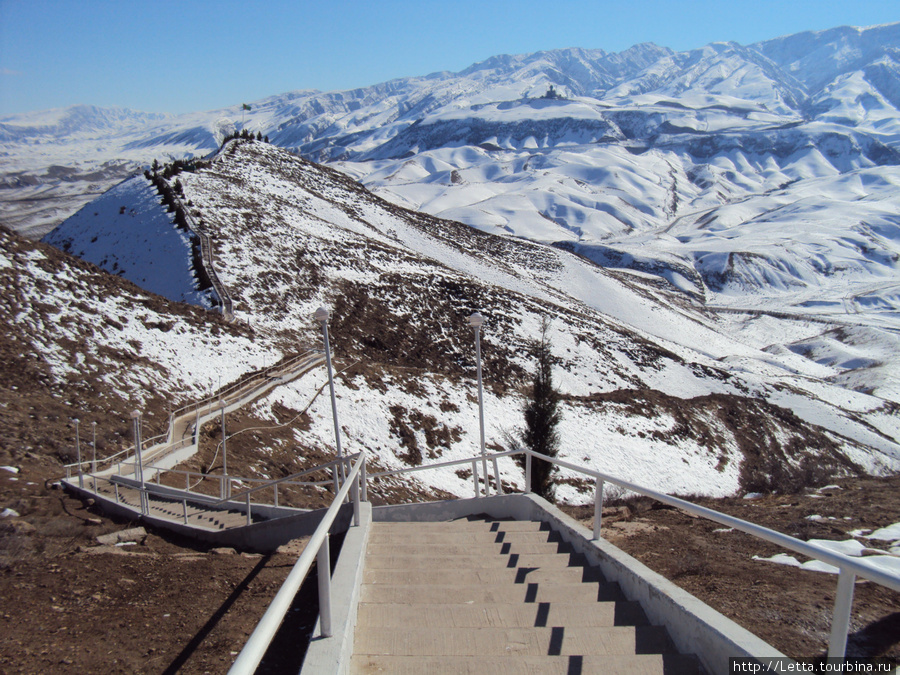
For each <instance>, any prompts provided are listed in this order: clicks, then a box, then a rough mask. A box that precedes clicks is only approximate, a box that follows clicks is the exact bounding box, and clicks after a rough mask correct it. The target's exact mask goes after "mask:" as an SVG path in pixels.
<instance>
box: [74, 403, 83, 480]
mask: <svg viewBox="0 0 900 675" xmlns="http://www.w3.org/2000/svg"><path fill="white" fill-rule="evenodd" d="M72 421H73V422H75V455H76V456H77V458H78V487H80V488H82V489H84V474H83V473H82V472H81V439H80V438H79V436H78V418H77V417H76V418H75V419H73V420H72Z"/></svg>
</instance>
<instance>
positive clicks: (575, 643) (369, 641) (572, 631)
mask: <svg viewBox="0 0 900 675" xmlns="http://www.w3.org/2000/svg"><path fill="white" fill-rule="evenodd" d="M354 651H355V652H356V653H357V654H383V655H408V656H443V655H447V656H478V655H485V656H487V655H495V656H503V655H512V654H516V655H526V654H527V655H532V656H542V655H549V656H568V655H579V654H580V655H587V654H592V655H603V654H661V653H666V652H673V651H674V649H673V646H672V643H671V640H670V639H669V637H668V633H667V632H666V630H665V628H661V627H659V626H607V627H597V626H575V627H572V626H566V627H563V626H553V627H531V628H510V627H493V626H488V627H465V626H464V627H447V626H444V627H441V628H439V629H433V628H427V627H425V628H423V627H418V626H405V627H399V628H383V627H367V628H366V629H365V630H362V631H359V632H358V634H357V635H356V637H355V639H354Z"/></svg>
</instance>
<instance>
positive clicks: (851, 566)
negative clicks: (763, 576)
mask: <svg viewBox="0 0 900 675" xmlns="http://www.w3.org/2000/svg"><path fill="white" fill-rule="evenodd" d="M518 454H524V455H525V456H526V469H525V492H526V493H527V492H530V491H531V461H532V458H538V459H542V460H544V461H547V462H550V463H551V464H556V465H557V466H560V467H562V468H565V469H569V470H570V471H575V472H577V473H581V474H584V475H587V476H591V477H592V478H594V480H595V492H594V539H595V540H597V539H600V525H601V516H602V508H601V507H602V503H603V484H604V483H607V482H608V483H612V484H613V485H618V486H619V487H621V488H624V489H626V490H629V491H631V492H636V493H638V494H642V495H645V496H647V497H650V498H652V499H655V500H657V501H660V502H662V503H664V504H668V505H669V506H674V507H675V508H677V509H681V510H683V511H686V512H688V513H691V514H694V515H696V516H700V517H701V518H706V519H708V520H712V521H714V522H716V523H719V524H721V525H726V526H728V527H732V528H734V529H736V530H740V531H741V532H744V533H746V534H749V535H751V536H753V537H756V538H757V539H762V540H764V541H768V542H770V543H773V544H775V545H777V546H780V547H782V548H786V549H788V550H790V551H794V552H796V553H799V554H801V555H805V556H807V557H809V558H813V559H815V560H820V561H822V562H826V563H828V564H830V565H833V566H834V567H837V568H838V570H839V571H840V574H839V577H838V588H837V593H836V594H835V604H834V614H833V618H832V629H831V636H830V638H829V642H828V656H829V657H841V656H844V653H845V652H846V647H847V631H848V629H849V625H850V610H851V606H852V604H853V585H854V583H855V581H856V577H857V576H860V577H863V578H864V579H868V580H869V581H874V582H875V583H877V584H879V585H881V586H885V587H887V588H890V589H893V590H895V591H900V576H898V575H894V574H890V573H889V572H886V571H884V570H882V569H880V568H878V567H876V566H874V565H873V564H872V563H870V562H867V561H865V560H864V559H857V558H852V557H850V556H848V555H844V554H843V553H838V552H836V551H832V550H830V549H827V548H825V547H823V546H819V545H817V544H811V543H809V542H806V541H802V540H801V539H797V538H795V537H791V536H788V535H786V534H782V533H781V532H777V531H775V530H772V529H769V528H767V527H763V526H761V525H756V524H755V523H751V522H748V521H746V520H741V519H740V518H735V517H734V516H729V515H726V514H724V513H720V512H718V511H714V510H713V509H709V508H706V507H704V506H698V505H697V504H692V503H691V502H688V501H685V500H683V499H679V498H678V497H672V496H671V495H667V494H665V493H662V492H657V491H656V490H651V489H650V488H645V487H643V486H640V485H636V484H634V483H630V482H628V481H625V480H621V479H619V478H616V477H614V476H610V475H609V474H605V473H602V472H600V471H594V470H593V469H586V468H584V467H581V466H578V465H576V464H571V463H570V462H566V461H564V460H561V459H557V458H556V457H549V456H547V455H544V454H541V453H539V452H534V451H533V450H529V449H527V448H525V449H522V450H510V451H506V452H502V453H495V454H490V455H486V458H487V459H490V460H493V461H494V462H496V460H497V459H498V458H500V457H510V456H512V455H518ZM479 460H481V456H477V457H472V458H469V459H461V460H454V461H450V462H440V463H438V464H428V465H425V466H415V467H406V468H403V469H394V470H391V471H382V472H379V473H373V474H369V477H370V478H378V477H386V476H396V475H401V474H407V473H415V472H418V471H426V470H428V469H437V468H444V467H448V466H457V465H462V464H471V465H472V466H473V469H474V470H473V476H474V480H475V496H476V497H478V496H479V492H478V480H479V479H478V473H477V462H478V461H479ZM494 471H495V473H497V476H496V477H495V479H496V481H497V484H498V485H500V476H499V472H498V471H497V465H496V463H495V464H494ZM487 482H488V477H487V476H485V483H487Z"/></svg>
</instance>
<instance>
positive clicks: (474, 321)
mask: <svg viewBox="0 0 900 675" xmlns="http://www.w3.org/2000/svg"><path fill="white" fill-rule="evenodd" d="M469 325H470V326H471V327H472V328H474V329H475V355H476V359H477V361H478V425H479V431H480V433H481V473H482V475H483V476H484V496H485V497H487V496H488V495H490V493H491V489H490V481H489V480H488V471H487V454H486V453H485V450H484V394H483V392H482V385H481V326H482V325H484V317H483V316H481V314H479V313H478V312H475V313H474V314H472V316H470V317H469ZM497 481H498V483H499V481H500V476H497Z"/></svg>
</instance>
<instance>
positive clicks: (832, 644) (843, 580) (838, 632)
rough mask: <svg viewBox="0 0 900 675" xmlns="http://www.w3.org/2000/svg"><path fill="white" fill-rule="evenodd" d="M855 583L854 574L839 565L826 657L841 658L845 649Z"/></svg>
mask: <svg viewBox="0 0 900 675" xmlns="http://www.w3.org/2000/svg"><path fill="white" fill-rule="evenodd" d="M855 583H856V574H854V573H853V572H851V571H850V570H848V569H846V568H844V567H841V573H840V576H839V577H838V586H837V593H836V594H835V596H834V614H833V615H832V617H831V637H830V638H829V640H828V658H841V657H843V656H844V653H845V652H846V651H847V631H848V630H849V628H850V610H851V608H852V607H853V587H854V584H855Z"/></svg>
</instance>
